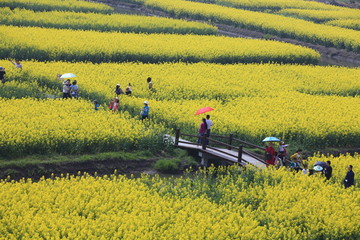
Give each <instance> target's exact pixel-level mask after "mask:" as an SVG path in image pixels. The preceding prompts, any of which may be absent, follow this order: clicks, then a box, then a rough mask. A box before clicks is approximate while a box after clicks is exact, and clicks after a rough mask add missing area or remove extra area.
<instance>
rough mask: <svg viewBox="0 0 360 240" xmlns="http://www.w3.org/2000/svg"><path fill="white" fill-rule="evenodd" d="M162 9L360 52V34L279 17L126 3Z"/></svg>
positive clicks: (179, 0)
mask: <svg viewBox="0 0 360 240" xmlns="http://www.w3.org/2000/svg"><path fill="white" fill-rule="evenodd" d="M127 1H129V2H138V3H142V4H144V5H146V6H148V7H153V8H159V9H161V10H164V11H166V12H168V13H170V14H172V15H175V16H178V17H187V16H190V17H194V18H198V19H203V20H209V21H213V22H218V23H225V24H231V25H235V26H240V27H243V28H247V29H254V30H257V31H261V32H264V33H268V34H274V35H278V36H281V37H290V38H296V39H300V40H302V41H305V42H311V43H317V44H321V45H325V46H335V47H337V48H346V49H348V50H351V51H355V52H360V33H359V32H358V31H354V30H351V29H344V28H339V27H333V26H327V25H324V24H317V23H313V22H310V21H305V20H302V19H294V18H291V17H285V16H280V15H276V14H270V13H263V12H253V11H248V10H242V9H234V8H231V7H224V6H219V5H214V4H205V3H200V2H192V1H185V0H127Z"/></svg>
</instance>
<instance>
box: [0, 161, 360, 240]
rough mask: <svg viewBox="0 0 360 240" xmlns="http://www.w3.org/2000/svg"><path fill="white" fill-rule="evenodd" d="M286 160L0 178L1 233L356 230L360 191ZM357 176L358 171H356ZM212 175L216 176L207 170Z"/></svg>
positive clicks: (279, 235) (141, 235) (217, 234)
mask: <svg viewBox="0 0 360 240" xmlns="http://www.w3.org/2000/svg"><path fill="white" fill-rule="evenodd" d="M315 160H322V161H326V160H331V161H332V165H333V168H334V174H333V175H334V176H333V179H331V180H330V181H329V182H325V181H324V178H323V177H322V176H320V175H318V174H315V175H313V176H307V175H305V174H303V173H302V172H299V173H297V174H295V173H291V172H289V171H288V170H286V169H280V170H275V169H267V170H256V169H251V168H248V169H246V170H239V169H237V168H236V167H232V168H223V169H220V170H218V172H216V170H215V169H209V170H207V171H206V172H205V171H202V172H199V173H195V174H193V175H190V176H189V177H186V176H185V177H180V178H176V179H174V178H170V179H167V178H160V177H154V178H150V177H148V176H145V175H144V176H142V177H141V178H137V179H128V178H126V177H125V176H116V175H110V176H104V177H91V176H89V175H84V176H64V177H63V178H59V177H53V179H41V180H40V181H39V182H32V181H31V180H21V181H19V182H14V181H10V180H3V181H1V182H0V191H1V195H0V201H1V205H0V212H1V216H2V217H1V218H0V235H1V236H2V237H4V238H6V239H21V238H23V239H41V238H45V239H64V238H65V239H119V238H123V239H249V240H250V239H251V240H253V239H259V240H260V239H261V240H263V239H299V240H300V239H301V240H304V239H326V238H327V239H354V240H355V239H358V238H359V231H358V229H359V228H360V207H359V201H360V194H359V189H358V188H353V187H351V188H349V189H344V188H343V186H342V184H341V181H342V179H343V177H344V176H345V174H346V169H344V168H343V167H344V166H345V165H348V164H353V165H354V169H355V171H356V169H360V164H359V163H360V157H359V155H356V156H355V157H351V156H341V157H339V158H332V157H331V158H325V157H321V158H318V157H316V158H314V159H312V161H315ZM355 174H356V175H355V176H356V179H357V180H359V174H357V173H355ZM215 175H216V176H217V177H216V178H215Z"/></svg>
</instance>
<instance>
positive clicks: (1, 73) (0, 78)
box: [0, 60, 23, 86]
mask: <svg viewBox="0 0 360 240" xmlns="http://www.w3.org/2000/svg"><path fill="white" fill-rule="evenodd" d="M9 61H10V62H11V63H12V64H13V65H14V66H15V68H16V69H20V70H22V69H23V67H22V64H21V63H20V61H19V60H14V61H12V60H9ZM5 74H6V71H5V68H4V67H0V81H1V83H2V86H4V85H5V82H6V80H5Z"/></svg>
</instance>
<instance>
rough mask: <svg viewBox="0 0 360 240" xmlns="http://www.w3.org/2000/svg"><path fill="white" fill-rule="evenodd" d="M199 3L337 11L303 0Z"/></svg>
mask: <svg viewBox="0 0 360 240" xmlns="http://www.w3.org/2000/svg"><path fill="white" fill-rule="evenodd" d="M199 2H208V3H215V4H219V5H224V6H232V7H236V8H242V9H248V10H253V11H264V10H267V11H269V10H272V11H277V10H280V9H284V8H291V9H317V10H339V9H341V8H340V7H336V6H334V5H330V4H324V3H320V2H315V1H306V0H305V1H304V0H252V1H248V0H204V1H199Z"/></svg>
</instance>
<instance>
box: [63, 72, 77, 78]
mask: <svg viewBox="0 0 360 240" xmlns="http://www.w3.org/2000/svg"><path fill="white" fill-rule="evenodd" d="M74 77H76V75H75V74H73V73H65V74H63V75H61V77H60V78H74Z"/></svg>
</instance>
